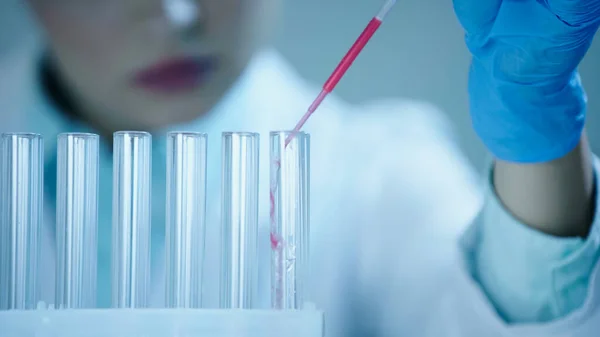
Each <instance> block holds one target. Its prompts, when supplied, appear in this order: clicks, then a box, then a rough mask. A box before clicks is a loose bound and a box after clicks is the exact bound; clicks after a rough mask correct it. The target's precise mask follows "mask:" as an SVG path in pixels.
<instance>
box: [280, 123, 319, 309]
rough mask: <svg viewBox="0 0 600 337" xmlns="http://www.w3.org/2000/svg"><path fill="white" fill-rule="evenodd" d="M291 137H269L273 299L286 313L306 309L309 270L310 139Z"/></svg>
mask: <svg viewBox="0 0 600 337" xmlns="http://www.w3.org/2000/svg"><path fill="white" fill-rule="evenodd" d="M291 134H292V131H290V132H282V131H280V132H271V134H270V138H271V139H270V146H271V149H270V157H271V158H270V160H271V189H270V201H271V214H270V216H271V257H272V259H271V263H272V265H271V286H272V293H271V300H272V307H273V309H283V310H287V309H302V308H303V307H304V304H305V302H306V301H307V290H308V281H309V280H308V277H309V275H308V273H309V267H310V266H309V259H308V257H309V230H310V226H309V214H310V209H309V201H310V200H309V198H310V191H309V186H310V173H309V170H310V159H309V157H310V136H309V135H308V134H306V133H304V132H298V133H294V137H289V136H290V135H291ZM288 137H289V138H288ZM286 139H287V140H288V141H289V143H288V144H287V145H286Z"/></svg>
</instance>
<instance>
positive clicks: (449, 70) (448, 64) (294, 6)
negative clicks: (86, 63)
mask: <svg viewBox="0 0 600 337" xmlns="http://www.w3.org/2000/svg"><path fill="white" fill-rule="evenodd" d="M283 2H284V13H283V18H282V27H281V29H280V30H279V32H278V36H277V39H276V47H277V48H278V49H279V50H280V51H281V53H283V55H284V56H286V57H287V59H289V60H290V61H291V62H292V64H293V65H294V66H295V67H296V68H297V70H298V71H299V72H300V73H301V74H302V75H303V76H304V77H305V78H307V79H308V80H310V81H311V82H313V83H315V84H316V85H321V84H322V83H323V82H324V81H325V80H326V77H327V76H328V75H329V72H331V70H332V69H333V67H334V66H335V65H336V64H337V62H339V60H340V58H341V57H342V56H343V54H344V53H345V52H346V51H347V49H348V47H349V46H350V44H351V43H352V42H353V41H354V39H355V38H356V36H357V35H358V34H359V33H360V32H361V31H362V29H363V28H364V25H365V24H366V23H367V21H368V20H369V19H370V18H371V17H372V16H373V15H374V14H376V12H377V10H378V9H379V7H380V6H381V4H382V1H379V0H361V1H352V2H349V1H347V0H301V1H292V0H284V1H283ZM340 9H341V10H342V11H343V13H340V12H339V11H340ZM332 18H335V21H334V22H332ZM386 20H387V21H386V22H385V24H384V26H383V28H382V29H381V30H380V31H379V32H378V33H377V34H376V35H375V37H374V38H373V40H372V42H371V43H370V44H369V46H368V47H367V48H366V49H365V52H363V54H362V55H361V56H360V57H359V58H358V60H357V61H356V63H355V65H354V67H353V68H352V70H351V71H350V72H349V73H348V74H347V75H346V77H345V78H344V80H343V81H342V82H340V85H339V86H338V88H337V89H336V90H337V91H336V93H337V94H338V95H339V96H341V97H343V98H345V99H346V100H348V101H350V102H352V103H360V102H364V101H367V100H372V99H377V98H382V97H398V98H408V99H413V100H423V101H428V102H431V103H432V104H434V105H435V106H437V107H438V108H439V109H440V110H441V111H443V112H444V113H445V114H447V116H448V117H449V118H450V120H451V121H452V122H453V124H454V127H455V130H456V134H457V137H458V139H459V141H460V143H461V145H462V148H463V149H464V152H465V153H466V155H467V156H468V158H469V159H470V160H471V162H472V163H473V164H474V165H475V167H476V168H478V169H481V168H482V167H483V165H484V164H485V155H486V153H485V149H484V147H483V145H482V144H481V143H480V142H479V140H478V139H477V137H476V135H475V133H474V132H473V131H472V129H471V125H470V120H469V115H468V97H467V91H466V86H467V77H466V76H467V68H468V65H469V55H468V52H467V50H466V48H465V46H464V43H463V34H462V31H461V28H460V26H459V24H458V22H457V20H456V19H455V17H454V14H453V11H452V1H451V0H428V1H420V0H402V1H401V2H399V3H398V5H396V8H395V9H394V11H393V12H392V13H391V14H390V16H389V17H388V18H387V19H386ZM32 34H35V32H34V29H32V25H31V22H30V20H29V19H28V17H27V15H26V11H25V10H24V8H23V5H22V4H21V1H20V0H1V1H0V57H1V55H2V53H4V52H6V51H7V50H10V48H15V47H17V46H18V44H19V42H20V41H21V40H22V39H26V38H28V37H30V36H32ZM581 73H582V77H583V80H584V83H585V85H586V89H587V92H588V97H589V103H590V104H589V115H588V116H589V119H588V133H589V136H590V138H591V142H592V146H593V147H594V149H595V151H596V153H600V42H597V41H596V43H595V44H594V45H593V46H592V48H591V51H590V52H589V53H588V55H587V57H586V59H585V61H584V62H583V64H582V67H581ZM360 79H367V80H368V83H367V84H366V85H365V82H364V81H361V80H360Z"/></svg>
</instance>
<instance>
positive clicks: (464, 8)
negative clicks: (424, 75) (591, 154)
mask: <svg viewBox="0 0 600 337" xmlns="http://www.w3.org/2000/svg"><path fill="white" fill-rule="evenodd" d="M453 2H454V9H455V12H456V14H457V16H458V18H459V21H460V22H461V24H462V26H463V27H464V29H465V30H466V42H467V46H468V48H469V50H470V51H471V53H472V54H473V61H472V64H471V69H470V73H469V94H470V105H471V116H472V121H473V126H474V128H475V131H476V132H477V134H478V135H479V137H480V138H481V139H482V140H483V142H484V143H485V145H486V146H487V147H488V149H489V150H490V151H491V152H492V153H493V154H494V155H495V156H496V157H497V158H499V159H502V160H506V161H511V162H520V163H535V162H545V161H550V160H553V159H556V158H560V157H562V156H564V155H566V154H567V153H569V152H570V151H571V150H572V149H573V148H575V146H576V145H577V144H578V143H579V140H580V138H581V133H582V130H583V126H584V120H585V110H586V96H585V92H584V90H583V87H582V85H581V82H580V79H579V75H578V73H577V66H578V65H579V62H580V61H581V59H582V58H583V56H584V55H585V53H586V52H587V50H588V48H589V46H590V44H591V42H592V38H593V37H594V34H595V33H596V30H597V28H598V25H599V23H600V0H537V1H536V0H453Z"/></svg>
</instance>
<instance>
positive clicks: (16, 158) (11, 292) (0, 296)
mask: <svg viewBox="0 0 600 337" xmlns="http://www.w3.org/2000/svg"><path fill="white" fill-rule="evenodd" d="M0 163H1V165H0V168H1V172H0V174H1V176H0V310H12V309H17V310H24V309H34V308H35V307H36V306H37V304H38V300H39V286H38V276H39V275H38V270H39V263H40V245H41V230H42V218H43V214H42V210H43V184H44V175H43V172H44V171H43V167H44V141H43V138H42V136H40V135H37V134H17V133H12V134H3V135H2V137H1V139H0Z"/></svg>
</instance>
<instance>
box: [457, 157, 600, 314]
mask: <svg viewBox="0 0 600 337" xmlns="http://www.w3.org/2000/svg"><path fill="white" fill-rule="evenodd" d="M594 166H595V174H596V176H595V178H597V172H598V168H599V167H600V166H599V164H598V160H595V161H594ZM488 172H489V173H488V174H487V175H486V177H485V181H484V184H485V186H486V189H485V198H486V203H485V207H484V209H483V214H482V216H481V218H480V222H479V223H478V224H476V226H478V228H477V230H478V235H477V240H476V242H473V243H472V244H471V250H472V254H470V255H467V257H468V258H467V262H468V263H469V265H470V266H471V269H472V272H473V278H474V279H475V280H477V281H478V283H479V284H480V285H481V286H482V288H483V290H484V291H485V293H486V294H487V296H488V297H489V298H490V300H491V301H492V302H493V304H494V307H495V308H496V310H497V311H498V313H499V315H500V316H501V317H502V318H503V319H504V320H505V321H506V322H508V323H512V324H519V323H545V322H550V321H556V320H559V319H562V318H565V317H567V316H568V315H569V314H571V313H573V312H574V311H576V310H578V309H580V308H581V307H582V306H583V305H584V303H585V301H586V298H587V297H588V290H589V287H590V278H591V276H592V272H593V270H594V267H595V266H596V264H597V262H598V257H599V256H600V217H599V216H598V213H596V216H595V218H594V221H593V224H592V227H591V231H590V233H589V235H588V237H587V238H586V239H583V238H558V237H554V236H550V235H546V234H544V233H541V232H539V231H536V230H534V229H531V228H529V227H527V226H526V225H524V224H522V223H520V222H519V221H518V220H516V219H515V218H514V217H513V216H512V215H511V214H510V213H509V212H508V211H507V210H506V209H505V208H504V206H503V205H502V203H501V201H500V200H499V198H498V197H497V195H496V193H495V189H494V186H493V179H492V170H491V169H490V170H489V171H488ZM595 197H596V210H598V209H599V208H598V197H597V193H596V196H595ZM507 247H510V249H507ZM465 249H466V250H467V251H468V250H469V248H468V247H465Z"/></svg>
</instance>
